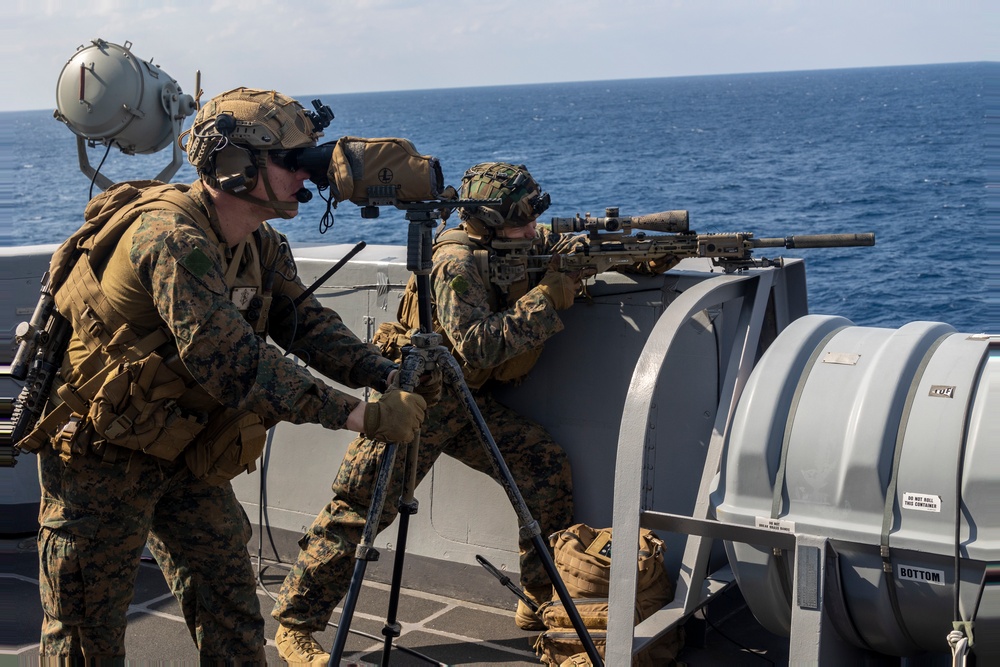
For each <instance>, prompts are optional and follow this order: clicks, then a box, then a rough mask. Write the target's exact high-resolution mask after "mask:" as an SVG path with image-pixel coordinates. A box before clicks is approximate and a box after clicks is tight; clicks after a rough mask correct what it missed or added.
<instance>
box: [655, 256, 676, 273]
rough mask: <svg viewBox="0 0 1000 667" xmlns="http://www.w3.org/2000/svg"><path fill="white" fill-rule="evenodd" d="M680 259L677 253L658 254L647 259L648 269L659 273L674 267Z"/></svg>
mask: <svg viewBox="0 0 1000 667" xmlns="http://www.w3.org/2000/svg"><path fill="white" fill-rule="evenodd" d="M680 261H681V259H680V257H678V256H677V255H660V256H659V257H657V258H655V259H651V260H649V270H650V271H652V273H653V274H654V275H659V274H661V273H664V272H666V271H669V270H670V269H672V268H674V267H675V266H677V264H678V263H680Z"/></svg>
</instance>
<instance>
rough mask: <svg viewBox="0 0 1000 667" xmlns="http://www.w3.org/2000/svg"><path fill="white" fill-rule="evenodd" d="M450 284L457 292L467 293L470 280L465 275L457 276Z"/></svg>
mask: <svg viewBox="0 0 1000 667" xmlns="http://www.w3.org/2000/svg"><path fill="white" fill-rule="evenodd" d="M448 285H449V286H450V287H451V289H452V290H453V291H454V292H455V294H465V293H466V292H468V291H469V281H468V280H466V279H465V276H455V277H454V278H452V279H451V282H450V283H448Z"/></svg>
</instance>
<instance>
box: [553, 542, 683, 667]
mask: <svg viewBox="0 0 1000 667" xmlns="http://www.w3.org/2000/svg"><path fill="white" fill-rule="evenodd" d="M550 543H551V545H552V548H553V550H554V552H555V557H554V560H555V565H556V569H557V570H558V571H559V575H560V576H561V577H562V580H563V582H564V583H565V584H566V589H567V591H568V592H569V594H570V597H572V598H573V602H574V605H575V606H576V609H577V611H578V612H579V613H580V618H581V619H582V620H583V623H584V625H585V626H586V627H587V628H588V629H589V630H590V636H591V639H593V640H594V645H595V646H596V647H597V651H598V653H600V654H601V657H604V650H605V646H606V642H607V627H608V593H609V591H610V588H611V586H610V582H611V546H612V543H613V540H612V533H611V529H610V528H604V529H600V530H598V529H594V528H591V527H590V526H588V525H586V524H583V523H578V524H576V525H574V526H570V527H569V528H567V529H566V530H563V531H560V532H558V533H555V534H554V535H552V537H551V538H550ZM638 546H639V549H638V562H637V567H638V570H639V572H638V579H637V580H636V602H635V621H634V622H635V623H639V622H640V621H642V620H645V619H646V618H648V617H649V616H650V615H652V614H653V613H654V612H656V611H658V610H659V609H661V608H662V607H663V606H664V605H666V604H667V603H669V602H670V601H671V600H673V598H674V586H673V582H671V581H670V578H669V577H668V576H667V572H666V570H665V569H664V566H663V541H662V540H661V539H660V538H658V537H657V536H656V535H655V534H654V533H653V532H652V531H650V530H646V529H642V530H640V532H639V545H638ZM537 614H538V616H539V617H540V618H541V619H542V622H543V623H544V624H545V628H546V630H545V631H544V632H542V633H541V634H540V635H539V636H538V639H537V640H536V641H535V653H536V655H538V657H539V658H540V659H541V661H542V663H543V664H545V665H551V666H559V667H572V666H573V665H589V664H590V660H589V659H588V657H587V654H586V652H585V651H584V649H583V644H582V643H581V642H580V639H579V637H578V636H577V634H576V631H575V630H574V628H573V625H572V623H571V622H570V619H569V614H567V613H566V609H565V607H564V606H563V604H562V602H561V601H560V600H558V599H554V600H552V601H550V602H546V603H545V604H543V605H542V606H541V607H539V608H538V612H537ZM683 645H684V644H683V636H682V634H681V631H680V630H672V631H671V632H669V633H668V634H667V635H666V636H664V637H663V638H661V639H660V640H659V641H658V642H657V643H656V644H654V645H653V646H652V647H650V648H649V649H647V650H645V651H643V652H641V653H639V654H637V655H636V656H635V658H634V659H633V661H632V664H633V666H634V667H651V666H652V665H657V666H659V665H669V664H671V662H672V661H673V659H674V658H675V657H676V656H677V653H678V652H679V651H680V649H681V648H682V647H683Z"/></svg>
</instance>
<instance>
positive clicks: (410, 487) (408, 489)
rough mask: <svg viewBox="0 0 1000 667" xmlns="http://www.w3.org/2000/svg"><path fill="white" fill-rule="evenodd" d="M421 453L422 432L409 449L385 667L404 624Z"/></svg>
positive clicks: (387, 619) (386, 632)
mask: <svg viewBox="0 0 1000 667" xmlns="http://www.w3.org/2000/svg"><path fill="white" fill-rule="evenodd" d="M419 453H420V434H419V433H418V434H417V437H416V438H414V439H413V442H411V443H410V444H409V445H408V446H407V448H406V477H405V480H404V483H403V494H402V495H401V496H400V497H399V531H398V532H397V534H396V556H395V558H394V559H393V561H392V584H391V585H390V587H389V609H388V611H387V612H386V617H385V626H384V627H383V628H382V634H383V635H384V636H385V645H384V646H383V647H382V667H387V666H388V664H389V651H391V650H392V640H393V639H396V638H397V637H399V634H400V627H399V623H398V622H397V620H396V613H397V612H398V611H399V591H400V588H401V587H402V583H403V558H404V557H405V556H406V537H407V534H408V533H409V529H410V517H411V516H412V515H414V514H416V513H417V501H416V499H415V498H414V497H413V494H414V491H415V490H416V487H417V456H418V455H419Z"/></svg>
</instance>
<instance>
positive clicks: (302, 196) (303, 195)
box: [295, 188, 313, 204]
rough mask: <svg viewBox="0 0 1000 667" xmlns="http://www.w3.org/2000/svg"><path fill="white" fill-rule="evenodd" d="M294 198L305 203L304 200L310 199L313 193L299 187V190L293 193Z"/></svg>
mask: <svg viewBox="0 0 1000 667" xmlns="http://www.w3.org/2000/svg"><path fill="white" fill-rule="evenodd" d="M295 198H296V199H297V200H298V202H299V203H300V204H305V203H306V202H308V201H309V200H310V199H312V198H313V193H312V192H310V191H309V190H308V189H307V188H299V191H298V192H296V193H295Z"/></svg>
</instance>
